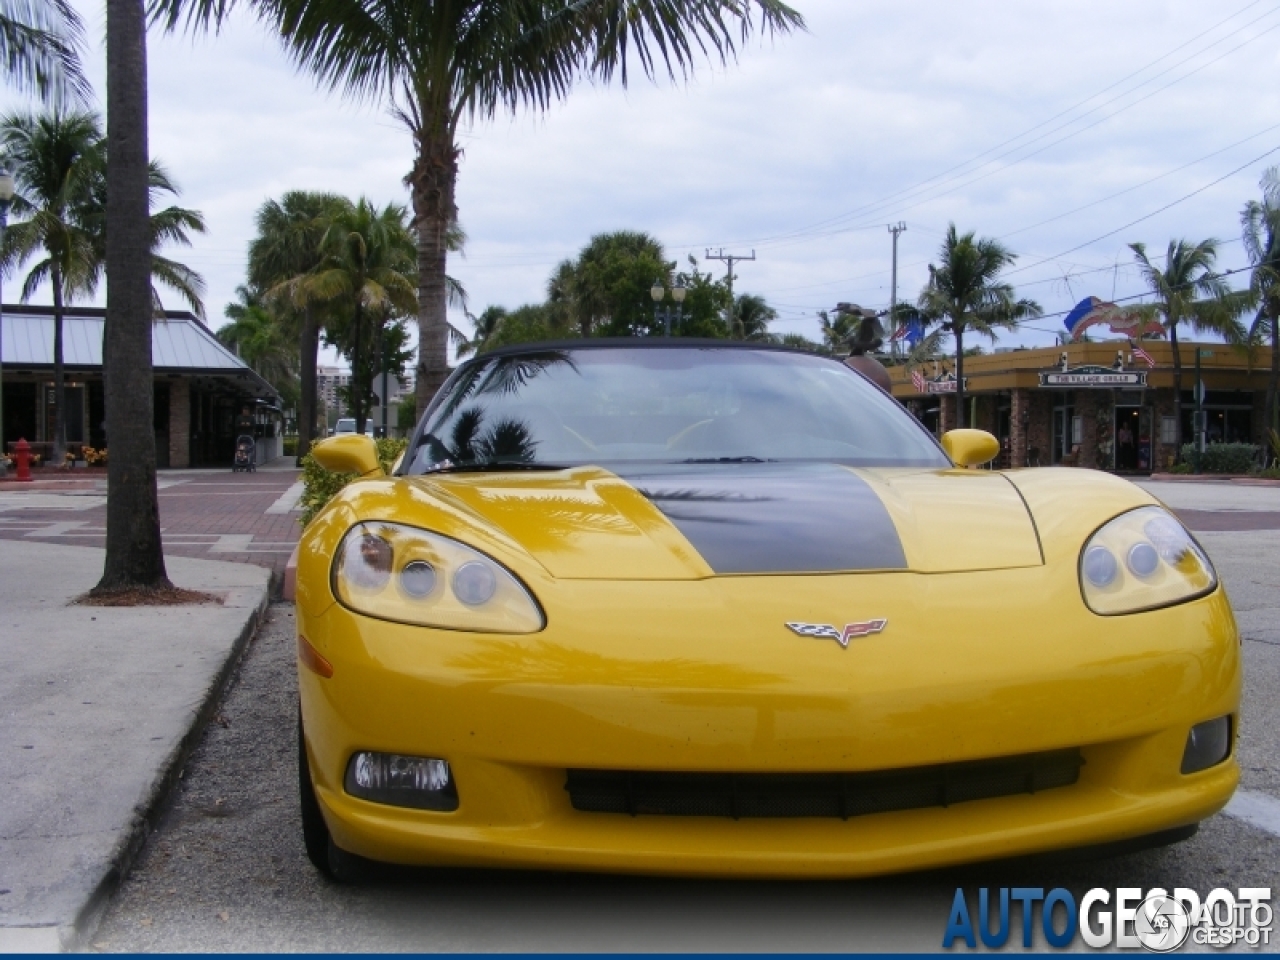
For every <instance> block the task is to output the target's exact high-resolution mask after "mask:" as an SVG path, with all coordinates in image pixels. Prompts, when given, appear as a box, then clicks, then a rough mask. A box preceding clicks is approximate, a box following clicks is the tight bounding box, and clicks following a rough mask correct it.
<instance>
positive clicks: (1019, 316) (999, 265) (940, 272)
mask: <svg viewBox="0 0 1280 960" xmlns="http://www.w3.org/2000/svg"><path fill="white" fill-rule="evenodd" d="M1016 259H1017V256H1016V255H1015V254H1013V253H1012V252H1010V251H1009V250H1008V248H1006V247H1005V246H1003V245H1002V244H1001V243H1000V242H999V241H997V240H992V239H990V238H986V237H981V238H980V237H977V236H975V235H974V233H973V232H969V233H966V234H963V235H961V234H959V233H957V232H956V225H955V224H954V223H953V224H951V225H950V226H949V227H948V228H947V235H946V238H945V239H944V240H943V241H942V248H941V249H940V250H939V263H940V266H938V267H937V268H935V267H933V265H930V267H929V283H928V284H927V285H926V286H925V288H924V290H922V291H921V292H920V298H919V300H918V301H917V309H918V311H919V317H920V319H921V320H922V321H923V322H924V323H925V324H936V325H938V326H939V327H941V328H942V329H943V330H945V331H946V332H947V333H949V334H951V338H952V341H953V343H954V346H955V375H956V426H957V427H963V426H964V425H965V407H964V358H965V356H966V355H967V353H966V350H965V346H964V335H965V334H966V333H969V332H972V333H977V334H981V335H982V336H984V337H989V338H990V339H991V340H995V339H996V331H997V330H999V329H1002V328H1003V329H1011V328H1013V327H1015V326H1017V324H1018V321H1020V320H1023V319H1026V318H1029V317H1038V316H1039V315H1040V313H1041V310H1040V305H1039V304H1037V303H1036V302H1035V301H1034V300H1026V299H1022V300H1019V299H1017V298H1016V297H1015V294H1014V289H1013V286H1012V285H1011V284H1008V283H1003V282H1001V281H1000V279H999V277H1000V273H1001V271H1003V270H1004V269H1005V268H1006V267H1008V266H1010V265H1012V264H1013V262H1014V261H1015V260H1016ZM900 312H901V311H900Z"/></svg>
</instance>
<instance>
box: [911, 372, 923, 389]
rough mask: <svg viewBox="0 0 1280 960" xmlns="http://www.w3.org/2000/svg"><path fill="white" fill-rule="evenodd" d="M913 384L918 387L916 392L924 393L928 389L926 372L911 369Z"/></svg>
mask: <svg viewBox="0 0 1280 960" xmlns="http://www.w3.org/2000/svg"><path fill="white" fill-rule="evenodd" d="M911 386H913V387H915V388H916V393H924V392H925V391H926V387H925V382H924V374H923V373H921V372H920V371H919V370H912V371H911Z"/></svg>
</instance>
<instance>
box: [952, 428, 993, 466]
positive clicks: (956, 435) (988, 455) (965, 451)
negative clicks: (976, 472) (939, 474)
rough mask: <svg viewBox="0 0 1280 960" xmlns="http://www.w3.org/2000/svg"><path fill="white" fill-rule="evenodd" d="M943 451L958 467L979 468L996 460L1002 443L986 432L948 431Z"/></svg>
mask: <svg viewBox="0 0 1280 960" xmlns="http://www.w3.org/2000/svg"><path fill="white" fill-rule="evenodd" d="M942 449H943V450H945V451H946V452H947V456H948V457H950V458H951V460H952V462H953V463H954V464H955V465H956V466H957V467H977V466H981V465H982V464H984V463H987V462H988V461H990V460H994V459H995V458H996V454H998V453H999V452H1000V441H999V440H997V439H996V438H995V437H993V436H992V435H991V434H989V433H987V431H985V430H948V431H947V432H946V433H944V434H943V435H942Z"/></svg>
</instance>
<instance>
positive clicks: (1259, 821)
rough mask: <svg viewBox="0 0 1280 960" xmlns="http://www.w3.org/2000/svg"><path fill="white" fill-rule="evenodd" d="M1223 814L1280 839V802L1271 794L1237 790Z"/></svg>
mask: <svg viewBox="0 0 1280 960" xmlns="http://www.w3.org/2000/svg"><path fill="white" fill-rule="evenodd" d="M1222 812H1223V813H1225V814H1226V815H1227V816H1229V817H1234V818H1235V819H1237V820H1243V821H1244V822H1245V823H1247V824H1249V826H1251V827H1257V828H1258V829H1259V830H1265V831H1267V833H1270V834H1272V835H1273V836H1277V837H1280V800H1277V799H1276V798H1275V797H1273V796H1271V795H1270V794H1267V793H1259V792H1258V791H1256V790H1237V791H1236V795H1235V796H1234V797H1232V798H1231V802H1230V803H1228V804H1227V808H1226V809H1225V810H1224V811H1222Z"/></svg>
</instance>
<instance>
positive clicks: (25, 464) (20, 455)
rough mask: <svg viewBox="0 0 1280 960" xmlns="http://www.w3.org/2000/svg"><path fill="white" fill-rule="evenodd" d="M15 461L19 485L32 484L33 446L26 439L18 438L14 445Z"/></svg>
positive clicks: (16, 478)
mask: <svg viewBox="0 0 1280 960" xmlns="http://www.w3.org/2000/svg"><path fill="white" fill-rule="evenodd" d="M13 461H14V463H16V464H17V466H18V475H17V476H16V477H14V479H15V480H17V481H18V482H19V483H24V482H25V483H30V482H31V444H29V443H27V441H26V440H25V439H24V438H21V437H20V438H18V442H17V443H15V444H14V445H13Z"/></svg>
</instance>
